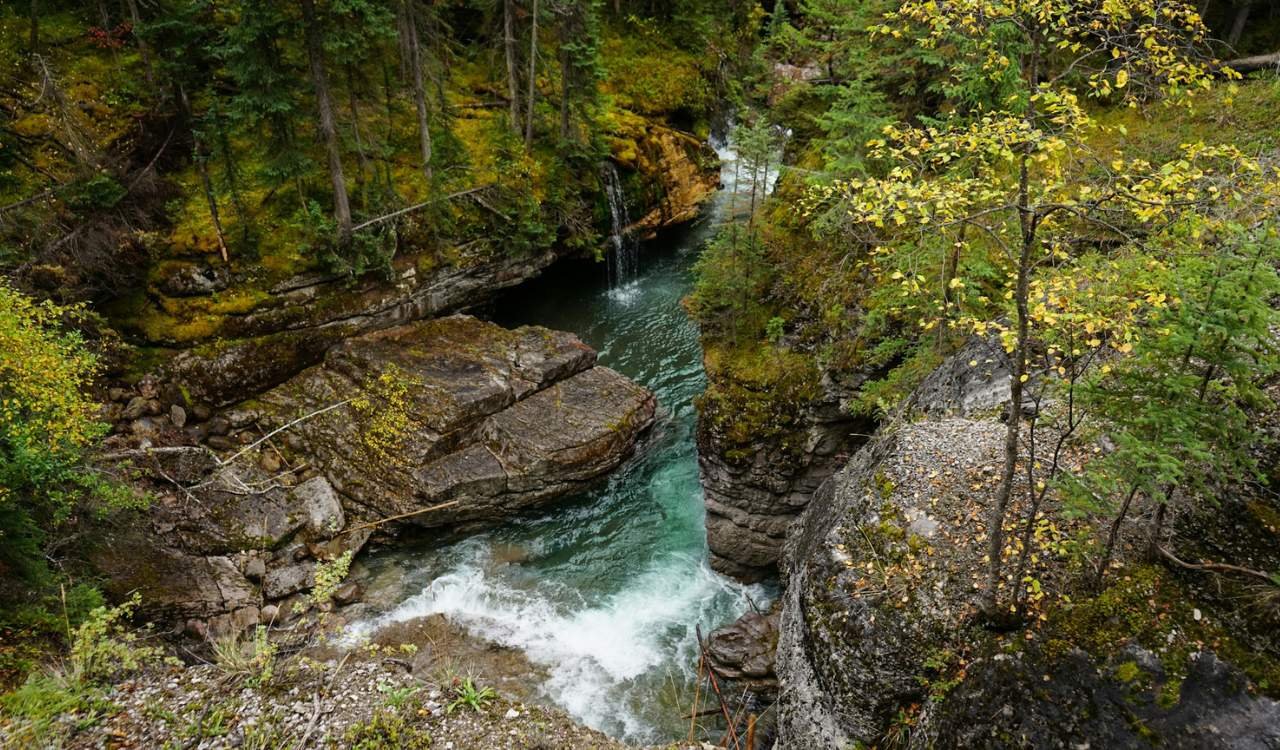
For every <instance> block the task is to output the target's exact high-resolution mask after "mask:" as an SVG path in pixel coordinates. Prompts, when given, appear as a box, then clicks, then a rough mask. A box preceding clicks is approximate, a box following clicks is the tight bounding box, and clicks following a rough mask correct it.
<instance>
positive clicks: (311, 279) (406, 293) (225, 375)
mask: <svg viewBox="0 0 1280 750" xmlns="http://www.w3.org/2000/svg"><path fill="white" fill-rule="evenodd" d="M558 257H559V256H558V255H557V253H555V252H550V251H548V252H544V253H538V254H534V255H529V256H516V257H502V258H497V259H491V260H490V259H477V260H476V261H475V262H466V263H461V264H460V265H459V266H458V267H455V268H450V269H423V270H419V268H418V266H417V265H416V264H415V263H414V262H413V261H414V259H413V258H412V257H409V258H404V259H401V260H400V261H398V262H397V263H396V264H395V274H396V277H395V279H394V281H391V282H387V281H385V280H382V279H380V278H365V279H362V280H360V281H358V282H356V283H354V284H353V283H352V282H351V281H350V280H349V279H347V278H345V277H342V276H336V275H325V274H316V273H308V274H302V275H299V276H295V277H292V278H289V279H286V280H284V281H282V282H280V283H279V284H276V285H275V286H273V287H271V289H269V290H268V292H267V293H266V294H265V295H262V296H261V298H260V299H257V300H255V301H254V303H253V305H252V307H251V308H250V309H249V310H247V311H246V312H243V313H235V314H231V313H227V314H221V315H217V316H214V317H212V318H210V319H209V320H208V323H209V326H210V327H209V330H207V331H200V335H201V337H202V338H201V339H197V340H196V343H198V342H199V341H200V340H203V338H204V337H214V336H216V337H219V338H221V339H224V340H221V341H218V342H217V343H212V344H198V345H197V346H194V347H192V348H189V349H184V350H183V351H181V352H179V353H178V355H177V356H176V357H174V358H173V359H172V360H171V361H170V362H168V363H167V364H166V366H165V367H164V369H163V373H162V374H163V379H165V380H170V381H173V382H175V383H177V384H179V385H180V386H181V388H183V389H184V392H185V393H186V394H187V395H188V396H189V397H190V398H191V399H193V400H195V401H197V402H204V403H210V404H212V405H214V406H225V405H227V404H230V403H233V402H235V401H239V400H241V399H243V398H244V397H245V396H246V395H248V394H253V393H257V392H260V391H262V390H265V389H267V388H270V387H272V386H275V385H277V384H279V383H281V382H283V381H285V380H286V379H288V378H289V377H291V376H293V375H294V374H296V373H298V372H299V371H301V370H302V369H304V368H306V367H309V366H310V365H312V364H315V363H316V362H318V361H319V360H320V358H321V357H322V356H323V355H324V353H325V351H327V350H328V349H329V347H331V346H333V345H334V344H336V343H337V342H339V341H342V340H343V339H346V338H349V337H351V336H355V335H358V334H360V333H364V332H368V331H374V330H379V329H382V328H388V327H391V326H394V325H400V324H404V323H407V322H411V321H414V320H420V319H423V318H430V317H433V316H436V315H440V314H442V313H447V312H449V311H452V310H458V309H463V308H467V307H470V306H473V305H476V304H478V303H480V302H483V301H484V300H486V299H488V298H489V297H490V296H491V295H493V294H494V293H495V292H497V291H499V290H501V289H504V288H506V287H510V286H514V285H516V284H519V283H521V282H524V281H527V280H528V279H530V278H533V277H534V276H536V275H538V274H539V273H541V272H542V270H543V269H545V268H546V267H547V266H549V265H551V263H553V262H554V261H555V260H556V259H557V258H558ZM170 265H171V266H175V264H170ZM175 267H181V266H175ZM201 278H203V277H201ZM144 333H146V334H147V335H148V338H149V339H151V340H153V341H156V342H157V343H162V344H168V345H183V344H186V343H192V341H191V340H190V339H188V338H187V337H188V336H189V335H190V334H191V331H190V329H189V328H184V327H182V326H181V325H174V326H172V327H169V328H163V327H162V328H160V329H159V330H151V331H146V332H144Z"/></svg>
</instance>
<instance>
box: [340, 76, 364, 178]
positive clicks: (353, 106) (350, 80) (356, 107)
mask: <svg viewBox="0 0 1280 750" xmlns="http://www.w3.org/2000/svg"><path fill="white" fill-rule="evenodd" d="M344 67H345V72H346V77H347V108H348V109H350V110H351V135H352V137H353V138H355V142H356V163H357V166H358V169H357V170H356V186H357V189H361V190H363V187H362V186H363V185H364V184H365V176H364V175H365V172H367V171H368V169H369V157H368V156H366V155H365V152H364V140H363V139H362V138H361V137H360V104H359V102H357V101H356V74H355V72H354V71H353V70H352V67H351V63H347V64H346V65H345V66H344ZM365 199H366V196H365V195H364V193H363V192H362V193H361V200H365Z"/></svg>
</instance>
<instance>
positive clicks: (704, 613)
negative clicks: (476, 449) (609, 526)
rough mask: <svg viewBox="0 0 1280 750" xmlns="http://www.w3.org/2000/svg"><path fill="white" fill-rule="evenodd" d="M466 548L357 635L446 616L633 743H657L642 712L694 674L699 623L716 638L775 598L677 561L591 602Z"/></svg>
mask: <svg viewBox="0 0 1280 750" xmlns="http://www.w3.org/2000/svg"><path fill="white" fill-rule="evenodd" d="M461 546H465V547H466V548H467V550H466V552H467V553H466V554H465V555H463V556H462V557H461V559H458V560H457V561H456V563H455V564H454V565H453V566H452V567H451V568H450V569H449V570H448V571H447V572H445V573H444V574H443V575H441V576H439V577H437V578H436V579H435V580H434V581H433V582H432V583H431V584H430V585H429V586H428V587H427V588H426V589H424V590H423V591H422V592H420V593H418V594H417V595H415V596H412V597H410V598H409V599H407V600H405V601H404V602H403V603H401V604H400V605H399V606H397V607H396V608H395V609H393V610H391V611H390V612H388V613H386V614H385V615H382V616H381V617H378V618H376V619H374V620H369V621H365V622H361V623H356V624H354V625H353V626H352V628H351V630H350V631H349V634H350V635H351V636H353V637H359V636H361V635H367V634H369V633H371V632H373V631H376V630H378V629H379V628H381V627H384V626H386V625H388V624H390V623H393V622H402V621H405V620H411V619H414V618H418V617H425V616H427V615H432V614H437V613H438V614H443V615H445V616H446V617H448V618H449V620H450V621H451V622H454V623H457V624H459V625H462V626H463V627H465V628H466V629H467V630H468V631H469V632H471V633H472V634H473V635H476V636H479V637H482V638H486V639H488V640H491V641H494V642H496V643H499V644H501V645H504V646H509V647H513V648H518V649H520V650H521V651H523V652H524V653H525V654H526V655H527V656H528V657H529V658H530V659H531V660H532V661H534V662H535V663H537V664H540V665H542V666H544V667H546V668H547V669H548V674H549V677H548V679H547V680H546V681H545V682H544V684H543V685H542V686H541V687H542V690H543V692H544V693H545V694H546V696H547V697H548V698H549V699H550V700H552V701H553V702H554V703H556V704H557V705H559V706H560V707H562V708H564V709H565V710H566V711H567V712H569V714H570V715H572V716H573V717H574V718H576V719H577V720H579V721H581V722H583V723H584V724H586V725H588V726H591V727H593V728H596V729H600V730H602V731H606V732H609V733H611V734H614V735H619V736H622V737H625V738H628V739H635V740H652V739H655V733H654V731H655V728H654V727H653V726H652V725H651V723H650V721H648V720H646V719H645V718H643V717H642V716H640V715H638V714H637V712H636V710H635V706H637V705H645V704H646V703H647V704H648V705H649V706H652V705H653V702H654V701H656V700H657V697H658V696H657V694H656V692H657V690H658V689H659V688H660V687H661V685H662V682H663V680H664V679H665V678H666V677H667V676H668V675H669V674H670V673H672V672H676V673H683V674H684V676H685V677H692V665H693V664H694V663H695V662H696V651H695V648H696V646H695V642H696V638H695V635H694V626H695V624H697V623H701V624H702V625H703V629H704V632H706V631H707V630H708V629H710V628H712V627H715V626H718V625H720V624H723V622H724V621H725V620H727V619H729V618H732V617H733V616H735V615H736V614H737V613H739V612H742V611H745V610H746V609H747V608H748V607H750V606H751V603H752V602H754V603H756V604H757V605H759V604H762V603H763V602H764V600H765V598H766V597H767V593H766V592H765V590H764V589H763V588H761V587H757V586H742V585H740V584H737V583H735V582H732V581H730V580H728V579H726V578H724V577H723V576H721V575H719V574H717V573H715V572H714V571H712V570H711V569H710V568H709V567H708V566H707V564H706V562H705V561H703V560H698V559H695V558H693V557H690V556H688V555H681V554H672V555H670V556H668V557H666V558H663V559H660V560H658V561H655V562H654V563H653V564H652V565H651V566H649V568H648V569H647V570H644V571H640V572H638V574H637V575H636V576H635V577H634V578H632V579H631V580H630V581H628V582H626V583H625V584H624V585H623V586H622V587H621V589H620V590H619V591H617V592H616V593H614V594H612V595H609V596H607V597H605V598H604V599H603V600H602V601H599V602H595V603H588V602H583V601H582V600H581V597H579V596H578V595H577V594H576V593H575V592H573V591H571V590H568V589H567V588H565V587H564V586H563V585H562V584H556V583H553V582H549V581H546V580H536V581H532V582H524V581H520V580H519V578H518V577H516V576H504V575H503V570H504V568H506V566H505V565H502V564H498V565H495V564H493V563H492V562H491V560H490V559H489V556H488V553H487V548H486V547H485V546H484V545H480V544H470V543H464V545H461ZM522 584H523V585H522Z"/></svg>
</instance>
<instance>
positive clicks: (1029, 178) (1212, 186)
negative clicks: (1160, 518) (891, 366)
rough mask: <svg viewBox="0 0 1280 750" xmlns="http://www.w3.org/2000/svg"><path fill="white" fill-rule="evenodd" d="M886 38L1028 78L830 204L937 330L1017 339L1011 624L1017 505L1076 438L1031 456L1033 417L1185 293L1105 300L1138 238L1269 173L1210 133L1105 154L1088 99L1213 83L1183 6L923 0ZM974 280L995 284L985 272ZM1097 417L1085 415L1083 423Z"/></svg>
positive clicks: (989, 529) (1149, 245)
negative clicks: (1162, 158)
mask: <svg viewBox="0 0 1280 750" xmlns="http://www.w3.org/2000/svg"><path fill="white" fill-rule="evenodd" d="M872 31H873V33H875V34H877V35H886V36H891V37H895V38H901V37H904V36H911V35H915V36H916V37H917V39H916V42H917V43H918V44H919V45H921V46H922V47H924V48H926V49H930V50H933V51H936V52H937V53H938V56H939V57H942V58H944V59H950V60H952V61H953V62H952V64H953V65H954V66H955V67H956V69H957V75H961V74H964V73H966V72H969V71H972V69H973V67H974V66H978V67H980V68H981V69H983V70H986V71H989V74H990V75H991V76H992V77H993V78H994V77H1005V76H1008V75H1010V74H1011V73H1012V74H1013V75H1014V76H1016V78H1017V79H1018V80H1020V81H1021V84H1020V86H1019V87H1018V90H1017V91H1016V93H1014V94H1013V95H1011V96H1009V97H1007V98H1006V99H1004V101H1003V102H1002V103H1001V104H1000V105H999V106H996V107H993V108H989V109H979V110H978V111H976V112H973V113H970V114H967V115H966V116H964V117H961V116H956V117H953V118H951V119H949V120H943V121H942V122H941V123H939V124H932V125H929V126H916V125H912V124H899V125H893V126H889V127H886V128H885V129H884V132H883V138H880V139H876V140H874V141H872V142H871V143H870V144H868V145H869V148H870V156H871V158H872V159H873V160H875V161H876V162H877V164H878V166H879V171H878V173H877V174H878V175H880V176H875V177H869V178H865V179H851V180H843V181H836V182H834V183H832V184H830V185H828V186H825V187H822V188H819V189H817V190H816V191H815V193H814V195H813V196H811V197H812V199H813V201H812V202H813V204H814V205H815V206H817V205H826V206H836V207H838V209H839V210H840V211H842V212H843V214H844V221H845V222H846V223H847V224H848V225H849V226H851V227H853V228H854V231H855V236H860V237H861V238H862V239H863V240H864V241H865V242H866V244H867V247H870V248H872V249H871V254H870V265H871V266H872V267H873V269H874V271H875V272H876V273H879V274H881V277H882V281H883V282H884V283H888V284H898V285H900V286H901V288H902V298H903V305H904V307H912V308H914V310H913V315H914V316H915V318H916V319H917V320H918V322H919V325H920V326H921V328H922V330H931V329H932V328H933V327H935V326H939V325H942V326H946V327H947V328H949V329H951V330H954V331H956V332H958V333H976V334H979V335H993V334H998V337H999V341H1000V342H1001V344H1002V345H1003V350H1004V353H1005V355H1006V356H1007V358H1008V365H1009V372H1010V383H1009V397H1008V402H1007V408H1006V425H1007V427H1006V431H1005V437H1004V443H1003V465H1002V467H1001V471H1000V474H999V482H998V485H997V488H996V491H995V495H994V497H993V498H992V500H991V502H990V506H989V509H988V514H987V518H986V528H985V534H986V542H987V559H986V564H987V570H986V572H985V576H984V578H985V581H984V582H982V583H981V584H980V585H979V588H980V591H981V594H980V598H979V606H980V608H981V610H982V612H983V613H984V615H985V616H986V617H987V618H988V620H989V621H1001V620H1005V619H1007V618H1008V616H1009V612H1010V611H1011V610H1012V611H1014V612H1016V611H1017V607H1016V605H1015V604H1013V603H1011V602H1009V601H1007V600H1005V599H1004V598H1003V597H1004V596H1005V595H1006V594H1007V593H1011V592H1012V590H1013V586H1010V585H1008V584H1009V581H1010V579H1012V577H1013V576H1012V574H1010V573H1007V571H1006V570H1005V562H1006V560H1009V559H1011V558H1013V557H1014V556H1015V553H1014V545H1012V544H1010V545H1008V546H1006V542H1007V539H1006V531H1010V530H1012V529H1013V528H1016V524H1013V525H1010V520H1009V515H1010V507H1011V499H1013V497H1014V494H1015V488H1016V486H1017V485H1018V482H1019V479H1020V478H1022V477H1025V483H1026V488H1025V491H1026V494H1027V499H1028V504H1029V505H1030V506H1032V508H1033V509H1034V508H1035V507H1036V506H1038V504H1039V502H1040V500H1041V499H1043V496H1044V493H1045V488H1046V483H1047V482H1049V481H1052V480H1053V479H1054V476H1053V474H1054V473H1055V472H1056V471H1057V468H1058V467H1057V463H1058V458H1059V454H1060V449H1061V447H1062V444H1061V442H1059V445H1058V450H1055V451H1054V456H1053V460H1052V463H1050V468H1049V469H1047V470H1046V469H1043V468H1042V467H1041V457H1039V456H1034V453H1033V454H1032V456H1031V457H1029V456H1028V455H1027V448H1025V447H1024V441H1023V438H1024V435H1023V422H1024V411H1030V412H1032V414H1034V413H1035V410H1036V408H1037V407H1038V403H1039V400H1040V396H1039V395H1038V392H1037V388H1038V386H1037V383H1038V382H1040V381H1042V380H1047V379H1049V378H1052V377H1055V376H1056V377H1059V378H1062V379H1064V380H1070V381H1071V382H1074V380H1075V379H1076V378H1078V377H1079V375H1080V373H1081V372H1082V371H1083V368H1084V367H1087V366H1088V365H1089V363H1090V362H1092V361H1093V360H1094V358H1095V357H1097V356H1098V355H1099V353H1101V352H1103V351H1104V350H1107V352H1106V353H1107V354H1109V355H1123V354H1126V353H1128V352H1130V351H1132V349H1133V346H1134V341H1135V339H1136V338H1138V337H1140V336H1141V335H1143V334H1142V328H1141V325H1140V324H1141V322H1142V321H1143V320H1144V319H1145V317H1146V316H1147V315H1148V314H1149V313H1150V311H1151V310H1158V309H1160V308H1162V307H1165V306H1167V305H1168V304H1169V303H1168V300H1167V299H1166V298H1162V297H1161V296H1160V295H1159V293H1158V291H1155V290H1151V289H1146V288H1143V287H1142V286H1141V285H1140V284H1138V285H1131V286H1132V289H1131V295H1125V294H1112V295H1109V296H1108V297H1107V299H1108V300H1109V304H1102V300H1101V299H1100V298H1099V299H1091V300H1089V301H1088V303H1087V304H1086V303H1085V299H1086V298H1087V297H1089V296H1090V295H1091V294H1093V293H1096V290H1097V289H1099V288H1100V287H1101V285H1102V283H1103V281H1104V280H1106V279H1107V278H1109V275H1110V274H1112V273H1113V272H1115V270H1116V269H1117V268H1118V266H1116V265H1114V262H1115V261H1116V259H1117V258H1118V257H1119V256H1120V255H1122V250H1123V249H1130V250H1132V249H1137V250H1140V251H1152V250H1153V245H1157V244H1160V242H1161V241H1162V240H1163V239H1168V237H1170V236H1171V234H1170V232H1169V231H1168V230H1169V228H1170V227H1172V226H1175V225H1183V224H1185V223H1187V222H1191V223H1193V224H1194V223H1196V222H1204V221H1208V220H1209V219H1208V218H1206V217H1209V216H1211V212H1212V209H1213V208H1214V207H1215V206H1217V205H1220V204H1223V203H1228V202H1230V201H1231V200H1233V198H1234V197H1235V196H1238V195H1241V194H1243V193H1245V192H1247V191H1248V190H1249V189H1250V186H1251V185H1253V184H1255V182H1256V179H1257V175H1258V173H1259V167H1258V165H1257V164H1256V163H1255V162H1254V161H1252V160H1250V159H1247V158H1245V156H1244V155H1243V154H1242V153H1241V152H1240V151H1239V150H1237V149H1234V148H1230V147H1210V146H1205V145H1204V144H1201V143H1193V144H1184V145H1183V147H1182V153H1181V154H1180V155H1179V156H1178V157H1177V158H1175V159H1173V160H1171V161H1168V162H1166V163H1162V164H1153V163H1150V162H1148V161H1146V160H1145V159H1143V158H1139V157H1135V156H1132V155H1129V154H1125V153H1122V152H1120V151H1118V150H1116V149H1112V148H1108V149H1107V150H1106V151H1102V150H1101V149H1100V148H1099V147H1098V146H1097V145H1096V144H1098V143H1100V142H1102V140H1101V138H1100V136H1101V135H1104V134H1105V132H1104V131H1106V128H1104V126H1103V125H1102V124H1101V123H1100V122H1099V121H1098V120H1097V119H1095V117H1094V116H1093V115H1092V114H1091V108H1090V107H1087V106H1086V105H1085V103H1084V102H1083V101H1082V99H1083V98H1094V99H1097V100H1099V101H1101V102H1104V103H1108V104H1113V105H1121V104H1129V105H1131V106H1137V105H1138V103H1140V102H1143V103H1145V102H1150V101H1153V100H1155V99H1158V98H1163V99H1165V104H1164V105H1163V106H1170V105H1169V103H1168V102H1170V101H1177V100H1178V99H1179V98H1180V97H1181V95H1183V94H1185V93H1187V92H1189V91H1192V90H1196V89H1202V88H1207V87H1208V86H1209V85H1210V84H1211V80H1212V76H1213V73H1214V68H1213V67H1212V63H1211V61H1209V60H1207V59H1205V58H1203V57H1201V56H1199V50H1201V49H1202V48H1203V47H1204V43H1205V41H1206V31H1205V29H1204V26H1203V23H1202V22H1201V20H1200V17H1199V15H1198V14H1197V13H1196V11H1195V10H1194V9H1193V8H1191V7H1190V6H1188V5H1186V4H1184V3H1182V2H1174V1H1171V0H1088V1H1086V2H1079V1H1078V0H942V1H938V0H923V1H922V0H908V1H907V2H904V3H903V4H902V5H901V6H900V7H899V9H898V10H896V11H893V12H890V13H889V14H887V15H886V16H885V19H884V22H883V23H882V24H879V25H878V26H876V27H874V28H873V29H872ZM1093 109H1095V110H1096V108H1093ZM811 208H812V207H811ZM956 258H959V259H961V260H960V261H959V268H956V267H955V266H954V264H955V263H956V261H955V259H956ZM969 258H982V259H983V263H977V262H966V259H969ZM949 264H951V265H952V266H953V267H952V268H948V265H949ZM984 264H985V265H984ZM1131 265H1132V264H1131ZM926 266H927V268H926ZM966 266H967V268H968V270H966ZM970 271H972V272H973V273H974V274H975V275H979V274H983V275H981V277H980V278H965V276H966V274H967V273H968V272H970ZM1126 278H1128V279H1129V281H1132V278H1131V277H1126ZM940 279H945V281H943V282H942V283H937V280H940ZM934 284H937V286H934ZM1033 377H1035V378H1036V380H1032V378H1033ZM1028 416H1030V415H1028ZM1078 419H1079V415H1072V416H1069V417H1068V420H1067V421H1068V424H1067V426H1066V429H1067V430H1068V431H1070V430H1072V429H1074V425H1075V424H1076V423H1077V420H1078ZM1032 425H1034V421H1032ZM1033 429H1034V428H1033ZM1032 437H1034V432H1033V433H1032ZM1031 445H1032V446H1033V445H1034V441H1032V442H1031ZM1031 450H1032V451H1034V448H1031ZM1020 468H1021V469H1023V471H1022V472H1021V473H1020ZM1034 516H1035V513H1034V510H1033V512H1032V513H1031V514H1030V516H1029V517H1028V520H1027V523H1033V522H1034V520H1035V519H1034Z"/></svg>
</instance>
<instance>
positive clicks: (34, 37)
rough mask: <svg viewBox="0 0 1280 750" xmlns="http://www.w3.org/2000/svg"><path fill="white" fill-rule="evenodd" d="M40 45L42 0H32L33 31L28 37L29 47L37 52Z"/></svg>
mask: <svg viewBox="0 0 1280 750" xmlns="http://www.w3.org/2000/svg"><path fill="white" fill-rule="evenodd" d="M39 46H40V2H39V0H31V33H30V35H29V36H28V38H27V48H28V50H29V51H31V52H35V51H36V50H37V48H39Z"/></svg>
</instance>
